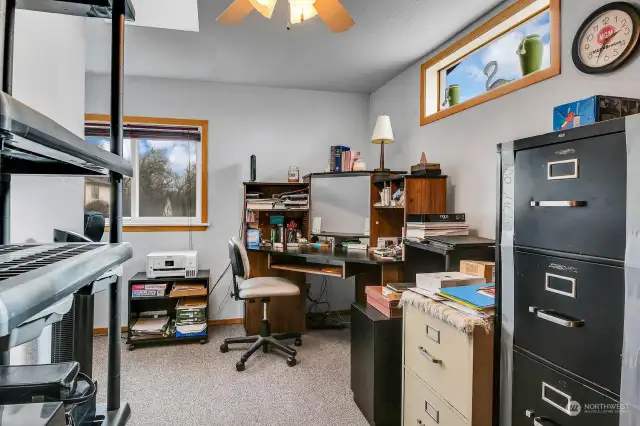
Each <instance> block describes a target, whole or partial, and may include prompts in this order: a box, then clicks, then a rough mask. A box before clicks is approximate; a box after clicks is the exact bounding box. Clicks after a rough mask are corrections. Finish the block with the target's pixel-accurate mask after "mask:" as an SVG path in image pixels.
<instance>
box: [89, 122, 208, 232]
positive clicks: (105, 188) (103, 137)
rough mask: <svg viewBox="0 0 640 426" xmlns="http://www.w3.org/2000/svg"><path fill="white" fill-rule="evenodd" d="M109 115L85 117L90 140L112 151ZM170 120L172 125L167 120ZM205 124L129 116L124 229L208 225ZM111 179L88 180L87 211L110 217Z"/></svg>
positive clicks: (124, 143) (183, 228)
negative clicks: (129, 171)
mask: <svg viewBox="0 0 640 426" xmlns="http://www.w3.org/2000/svg"><path fill="white" fill-rule="evenodd" d="M108 120H109V117H105V116H94V115H89V116H87V121H86V124H85V138H86V140H87V142H89V143H92V144H96V145H98V146H100V147H101V148H103V149H106V150H109V149H110V137H109V122H108ZM167 122H169V123H167ZM207 127H208V126H207V122H206V121H196V120H173V119H171V120H169V119H153V118H139V117H125V124H124V141H123V156H124V157H125V158H126V159H127V160H129V161H131V164H132V165H133V170H134V176H133V177H132V178H125V180H124V183H123V225H124V230H125V231H180V230H204V229H206V226H207V195H206V191H207ZM109 201H110V192H109V178H108V177H87V178H85V212H87V211H98V212H101V213H103V214H104V215H105V217H108V216H109Z"/></svg>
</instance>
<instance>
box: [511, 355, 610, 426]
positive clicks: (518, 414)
mask: <svg viewBox="0 0 640 426" xmlns="http://www.w3.org/2000/svg"><path fill="white" fill-rule="evenodd" d="M513 369H514V371H513V413H512V418H513V425H514V426H528V425H531V426H618V419H619V413H618V411H619V408H618V406H617V401H615V400H613V399H611V398H609V397H607V396H605V395H602V394H600V393H598V392H596V391H595V390H593V389H590V388H588V387H586V386H584V385H582V384H580V383H578V382H576V381H574V380H573V379H571V378H569V377H568V376H566V375H564V374H562V373H560V372H558V371H555V370H554V369H551V368H549V367H547V366H545V365H542V364H541V363H539V362H538V361H535V360H533V359H531V358H529V357H528V356H527V355H523V354H521V353H519V352H517V351H514V352H513ZM600 404H602V405H600Z"/></svg>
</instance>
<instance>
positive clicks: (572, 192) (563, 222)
mask: <svg viewBox="0 0 640 426" xmlns="http://www.w3.org/2000/svg"><path fill="white" fill-rule="evenodd" d="M515 170H516V172H515V244H516V245H519V246H526V247H537V248H543V249H549V250H558V251H565V252H570V253H579V254H585V255H591V256H599V257H605V258H612V259H624V252H625V215H626V213H625V209H626V174H627V170H626V141H625V136H624V134H623V133H619V134H612V135H606V136H598V137H593V138H588V139H581V140H577V141H571V142H566V143H562V144H554V145H550V146H543V147H539V148H533V149H528V150H522V151H518V152H517V153H516V157H515Z"/></svg>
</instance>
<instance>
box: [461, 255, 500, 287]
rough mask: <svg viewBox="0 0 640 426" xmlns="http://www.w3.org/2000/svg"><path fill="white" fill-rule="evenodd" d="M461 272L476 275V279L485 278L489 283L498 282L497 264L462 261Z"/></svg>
mask: <svg viewBox="0 0 640 426" xmlns="http://www.w3.org/2000/svg"><path fill="white" fill-rule="evenodd" d="M460 272H464V273H465V274H469V275H475V276H476V277H484V279H485V281H486V282H488V283H495V282H496V263H495V262H483V261H481V260H461V261H460Z"/></svg>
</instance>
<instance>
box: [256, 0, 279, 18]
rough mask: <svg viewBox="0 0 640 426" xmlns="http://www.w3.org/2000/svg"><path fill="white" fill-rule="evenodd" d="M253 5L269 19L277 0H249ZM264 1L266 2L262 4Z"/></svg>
mask: <svg viewBox="0 0 640 426" xmlns="http://www.w3.org/2000/svg"><path fill="white" fill-rule="evenodd" d="M249 1H250V2H251V4H252V5H253V7H255V8H256V10H257V11H258V12H260V13H261V14H262V16H264V17H265V18H267V19H271V15H273V9H275V8H276V3H277V2H278V0H268V1H264V0H263V1H262V2H259V1H258V0H249ZM263 3H266V4H263Z"/></svg>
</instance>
